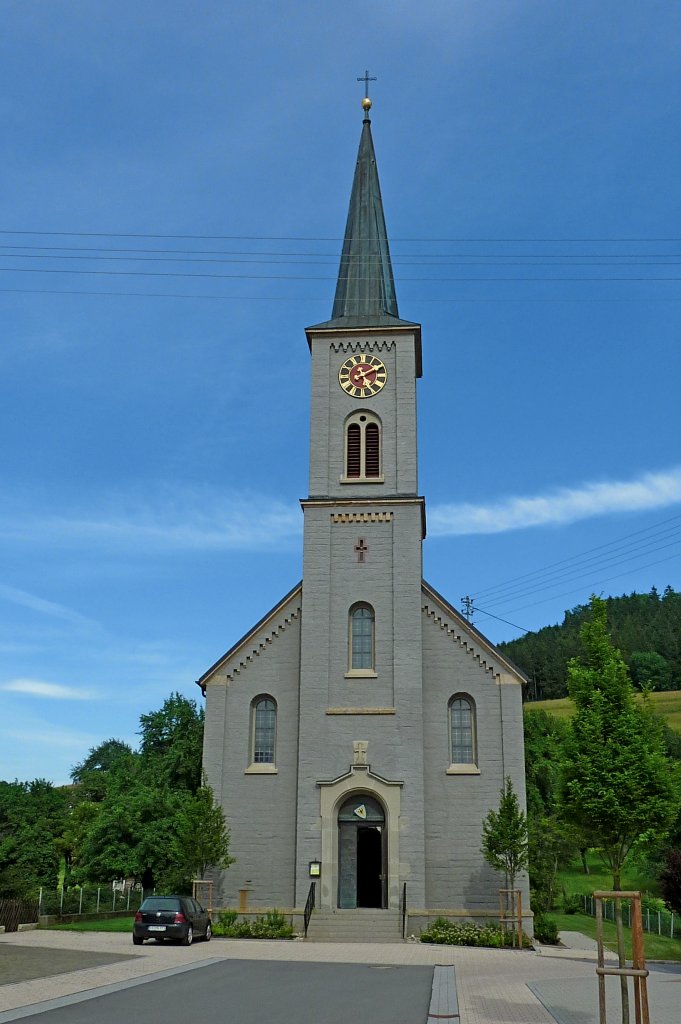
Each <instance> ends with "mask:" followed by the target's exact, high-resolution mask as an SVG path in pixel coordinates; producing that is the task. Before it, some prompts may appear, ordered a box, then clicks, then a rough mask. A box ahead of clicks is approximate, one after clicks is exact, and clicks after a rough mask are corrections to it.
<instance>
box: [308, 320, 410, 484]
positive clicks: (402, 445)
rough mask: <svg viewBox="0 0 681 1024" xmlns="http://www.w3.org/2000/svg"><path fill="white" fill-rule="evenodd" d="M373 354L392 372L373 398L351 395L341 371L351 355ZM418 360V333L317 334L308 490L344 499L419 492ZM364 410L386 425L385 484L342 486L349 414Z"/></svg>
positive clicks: (313, 358)
mask: <svg viewBox="0 0 681 1024" xmlns="http://www.w3.org/2000/svg"><path fill="white" fill-rule="evenodd" d="M360 352H371V353H372V354H373V355H375V356H377V357H378V358H379V359H381V360H382V361H383V362H384V363H385V366H386V369H387V371H388V379H387V383H386V385H385V387H384V388H383V390H382V391H379V393H378V394H377V395H374V397H373V398H367V399H353V398H350V397H348V395H346V394H345V392H344V391H343V390H342V389H341V388H340V386H339V384H338V370H339V369H340V366H341V365H342V363H344V362H345V360H346V359H347V358H348V356H350V355H351V354H353V353H360ZM415 368H416V363H415V342H414V335H413V334H412V333H409V332H406V333H405V334H387V333H386V334H369V333H367V334H365V335H364V336H362V335H361V333H360V332H358V333H357V334H356V335H353V334H348V335H337V336H334V335H327V334H323V335H313V336H312V382H311V389H312V390H311V409H310V494H311V495H314V496H317V495H323V496H327V495H335V496H337V497H340V498H347V497H368V498H380V497H382V495H384V494H387V495H395V494H416V493H417V488H418V482H417V463H416V376H415V373H416V369H415ZM358 410H364V411H369V412H373V413H375V414H376V415H377V416H378V417H379V418H380V420H381V423H382V434H383V462H382V464H383V475H384V477H385V482H384V483H382V484H378V483H370V484H356V483H353V484H341V483H340V479H341V477H342V476H343V457H344V438H343V430H344V424H345V420H346V418H347V417H348V416H349V415H350V414H351V413H353V412H356V411H358Z"/></svg>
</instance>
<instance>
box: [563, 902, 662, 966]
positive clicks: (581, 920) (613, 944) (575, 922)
mask: <svg viewBox="0 0 681 1024" xmlns="http://www.w3.org/2000/svg"><path fill="white" fill-rule="evenodd" d="M546 916H547V917H548V918H550V919H551V920H552V921H555V922H556V924H557V925H558V930H559V931H561V932H562V931H569V932H581V933H582V934H583V935H588V936H589V938H591V939H595V938H596V919H595V918H594V917H589V916H587V915H586V914H554V913H551V914H547V915H546ZM603 938H604V942H605V946H606V947H607V948H608V949H612V950H614V951H616V950H617V935H616V932H615V925H614V924H613V923H612V921H604V922H603ZM624 939H625V947H626V955H627V957H628V958H629V959H631V930H630V929H629V928H626V927H625V929H624ZM643 943H644V948H645V955H646V958H647V959H648V960H681V939H676V938H674V939H670V938H668V936H666V935H655V934H653V933H649V932H644V933H643Z"/></svg>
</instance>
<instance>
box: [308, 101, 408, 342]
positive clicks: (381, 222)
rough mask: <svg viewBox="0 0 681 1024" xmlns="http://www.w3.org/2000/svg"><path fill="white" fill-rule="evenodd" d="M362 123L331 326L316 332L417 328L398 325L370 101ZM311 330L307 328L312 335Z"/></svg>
mask: <svg viewBox="0 0 681 1024" xmlns="http://www.w3.org/2000/svg"><path fill="white" fill-rule="evenodd" d="M362 106H363V108H364V115H365V116H364V121H363V124H362V135H361V137H360V141H359V152H358V154H357V164H356V167H355V176H354V179H353V182H352V192H351V194H350V207H349V209H348V219H347V224H346V227H345V235H344V236H343V250H342V254H341V260H340V268H339V271H338V281H337V283H336V295H335V298H334V303H333V311H332V313H331V320H328V321H326V322H325V323H323V324H316V325H315V328H317V329H327V330H328V329H332V328H341V329H344V328H345V329H354V328H358V327H400V326H409V327H413V326H415V325H414V324H413V323H412V322H411V321H408V320H400V316H399V313H398V310H397V294H396V292H395V279H394V277H393V268H392V262H391V259H390V246H389V244H388V232H387V230H386V226H385V216H384V213H383V200H382V198H381V186H380V184H379V180H378V168H377V166H376V153H375V151H374V143H373V139H372V136H371V121H370V119H369V109H370V108H371V100H370V99H369V98H368V96H365V98H364V100H363V101H362ZM315 328H310V329H311V330H314V329H315Z"/></svg>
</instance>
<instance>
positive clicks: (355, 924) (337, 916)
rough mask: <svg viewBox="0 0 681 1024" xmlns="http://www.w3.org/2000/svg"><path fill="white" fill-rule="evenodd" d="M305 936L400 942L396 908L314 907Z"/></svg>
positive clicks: (315, 940)
mask: <svg viewBox="0 0 681 1024" xmlns="http://www.w3.org/2000/svg"><path fill="white" fill-rule="evenodd" d="M307 937H308V939H309V941H311V942H402V941H403V939H402V918H401V917H400V913H399V911H398V910H369V909H364V908H361V909H358V910H315V911H314V912H313V914H312V917H311V918H310V926H309V928H308V930H307Z"/></svg>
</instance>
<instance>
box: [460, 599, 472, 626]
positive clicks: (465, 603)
mask: <svg viewBox="0 0 681 1024" xmlns="http://www.w3.org/2000/svg"><path fill="white" fill-rule="evenodd" d="M461 605H462V607H461V611H462V612H463V614H464V615H465V616H466V618H467V620H468V621H469V622H470V621H471V619H472V618H473V612H474V611H475V609H474V608H473V598H472V597H469V596H468V594H466V596H465V597H462V598H461Z"/></svg>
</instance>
